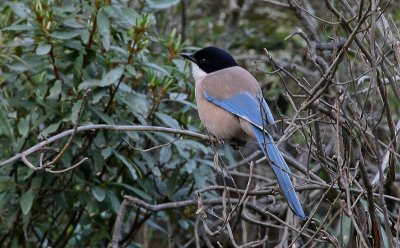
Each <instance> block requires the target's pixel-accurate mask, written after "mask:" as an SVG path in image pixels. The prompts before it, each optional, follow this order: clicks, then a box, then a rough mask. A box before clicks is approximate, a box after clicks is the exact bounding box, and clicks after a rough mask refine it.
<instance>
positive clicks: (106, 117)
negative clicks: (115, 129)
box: [90, 107, 115, 125]
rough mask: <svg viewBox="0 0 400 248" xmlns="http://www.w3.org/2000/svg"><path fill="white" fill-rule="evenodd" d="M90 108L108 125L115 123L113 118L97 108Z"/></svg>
mask: <svg viewBox="0 0 400 248" xmlns="http://www.w3.org/2000/svg"><path fill="white" fill-rule="evenodd" d="M90 110H92V111H93V112H94V113H95V114H96V115H97V116H98V117H100V119H102V120H103V121H104V122H105V123H106V124H109V125H114V124H115V123H114V120H113V119H112V118H111V117H110V116H108V115H106V114H104V113H103V112H101V111H99V110H98V109H96V108H93V107H91V108H90Z"/></svg>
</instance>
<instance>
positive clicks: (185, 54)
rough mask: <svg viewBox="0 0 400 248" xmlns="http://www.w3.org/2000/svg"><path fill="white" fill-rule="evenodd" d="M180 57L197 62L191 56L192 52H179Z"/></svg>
mask: <svg viewBox="0 0 400 248" xmlns="http://www.w3.org/2000/svg"><path fill="white" fill-rule="evenodd" d="M179 55H181V57H183V58H185V59H188V60H190V61H192V62H193V63H197V61H196V59H195V58H194V57H193V54H190V53H180V54H179Z"/></svg>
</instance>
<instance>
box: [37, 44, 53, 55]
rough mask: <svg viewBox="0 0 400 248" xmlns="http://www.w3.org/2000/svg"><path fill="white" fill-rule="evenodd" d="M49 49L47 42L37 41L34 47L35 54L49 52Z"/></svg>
mask: <svg viewBox="0 0 400 248" xmlns="http://www.w3.org/2000/svg"><path fill="white" fill-rule="evenodd" d="M50 50H51V45H50V44H47V43H39V45H38V46H37V48H36V54H37V55H46V54H48V53H49V52H50Z"/></svg>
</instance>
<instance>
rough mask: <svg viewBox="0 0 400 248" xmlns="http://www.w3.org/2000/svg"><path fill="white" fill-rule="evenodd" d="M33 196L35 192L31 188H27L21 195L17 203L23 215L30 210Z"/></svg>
mask: <svg viewBox="0 0 400 248" xmlns="http://www.w3.org/2000/svg"><path fill="white" fill-rule="evenodd" d="M34 198H35V193H34V192H33V190H32V189H29V190H28V191H26V192H25V193H24V194H23V195H22V196H21V199H20V201H19V204H20V205H21V209H22V213H24V215H27V214H28V213H29V212H30V211H31V208H32V203H33V199H34Z"/></svg>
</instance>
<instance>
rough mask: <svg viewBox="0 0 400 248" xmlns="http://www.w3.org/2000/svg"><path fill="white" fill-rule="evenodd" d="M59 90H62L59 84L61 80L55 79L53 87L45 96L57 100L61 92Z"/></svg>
mask: <svg viewBox="0 0 400 248" xmlns="http://www.w3.org/2000/svg"><path fill="white" fill-rule="evenodd" d="M61 90H62V86H61V80H56V81H55V82H54V85H53V87H51V88H50V94H49V96H48V97H47V99H53V100H57V99H58V97H59V96H60V94H61Z"/></svg>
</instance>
